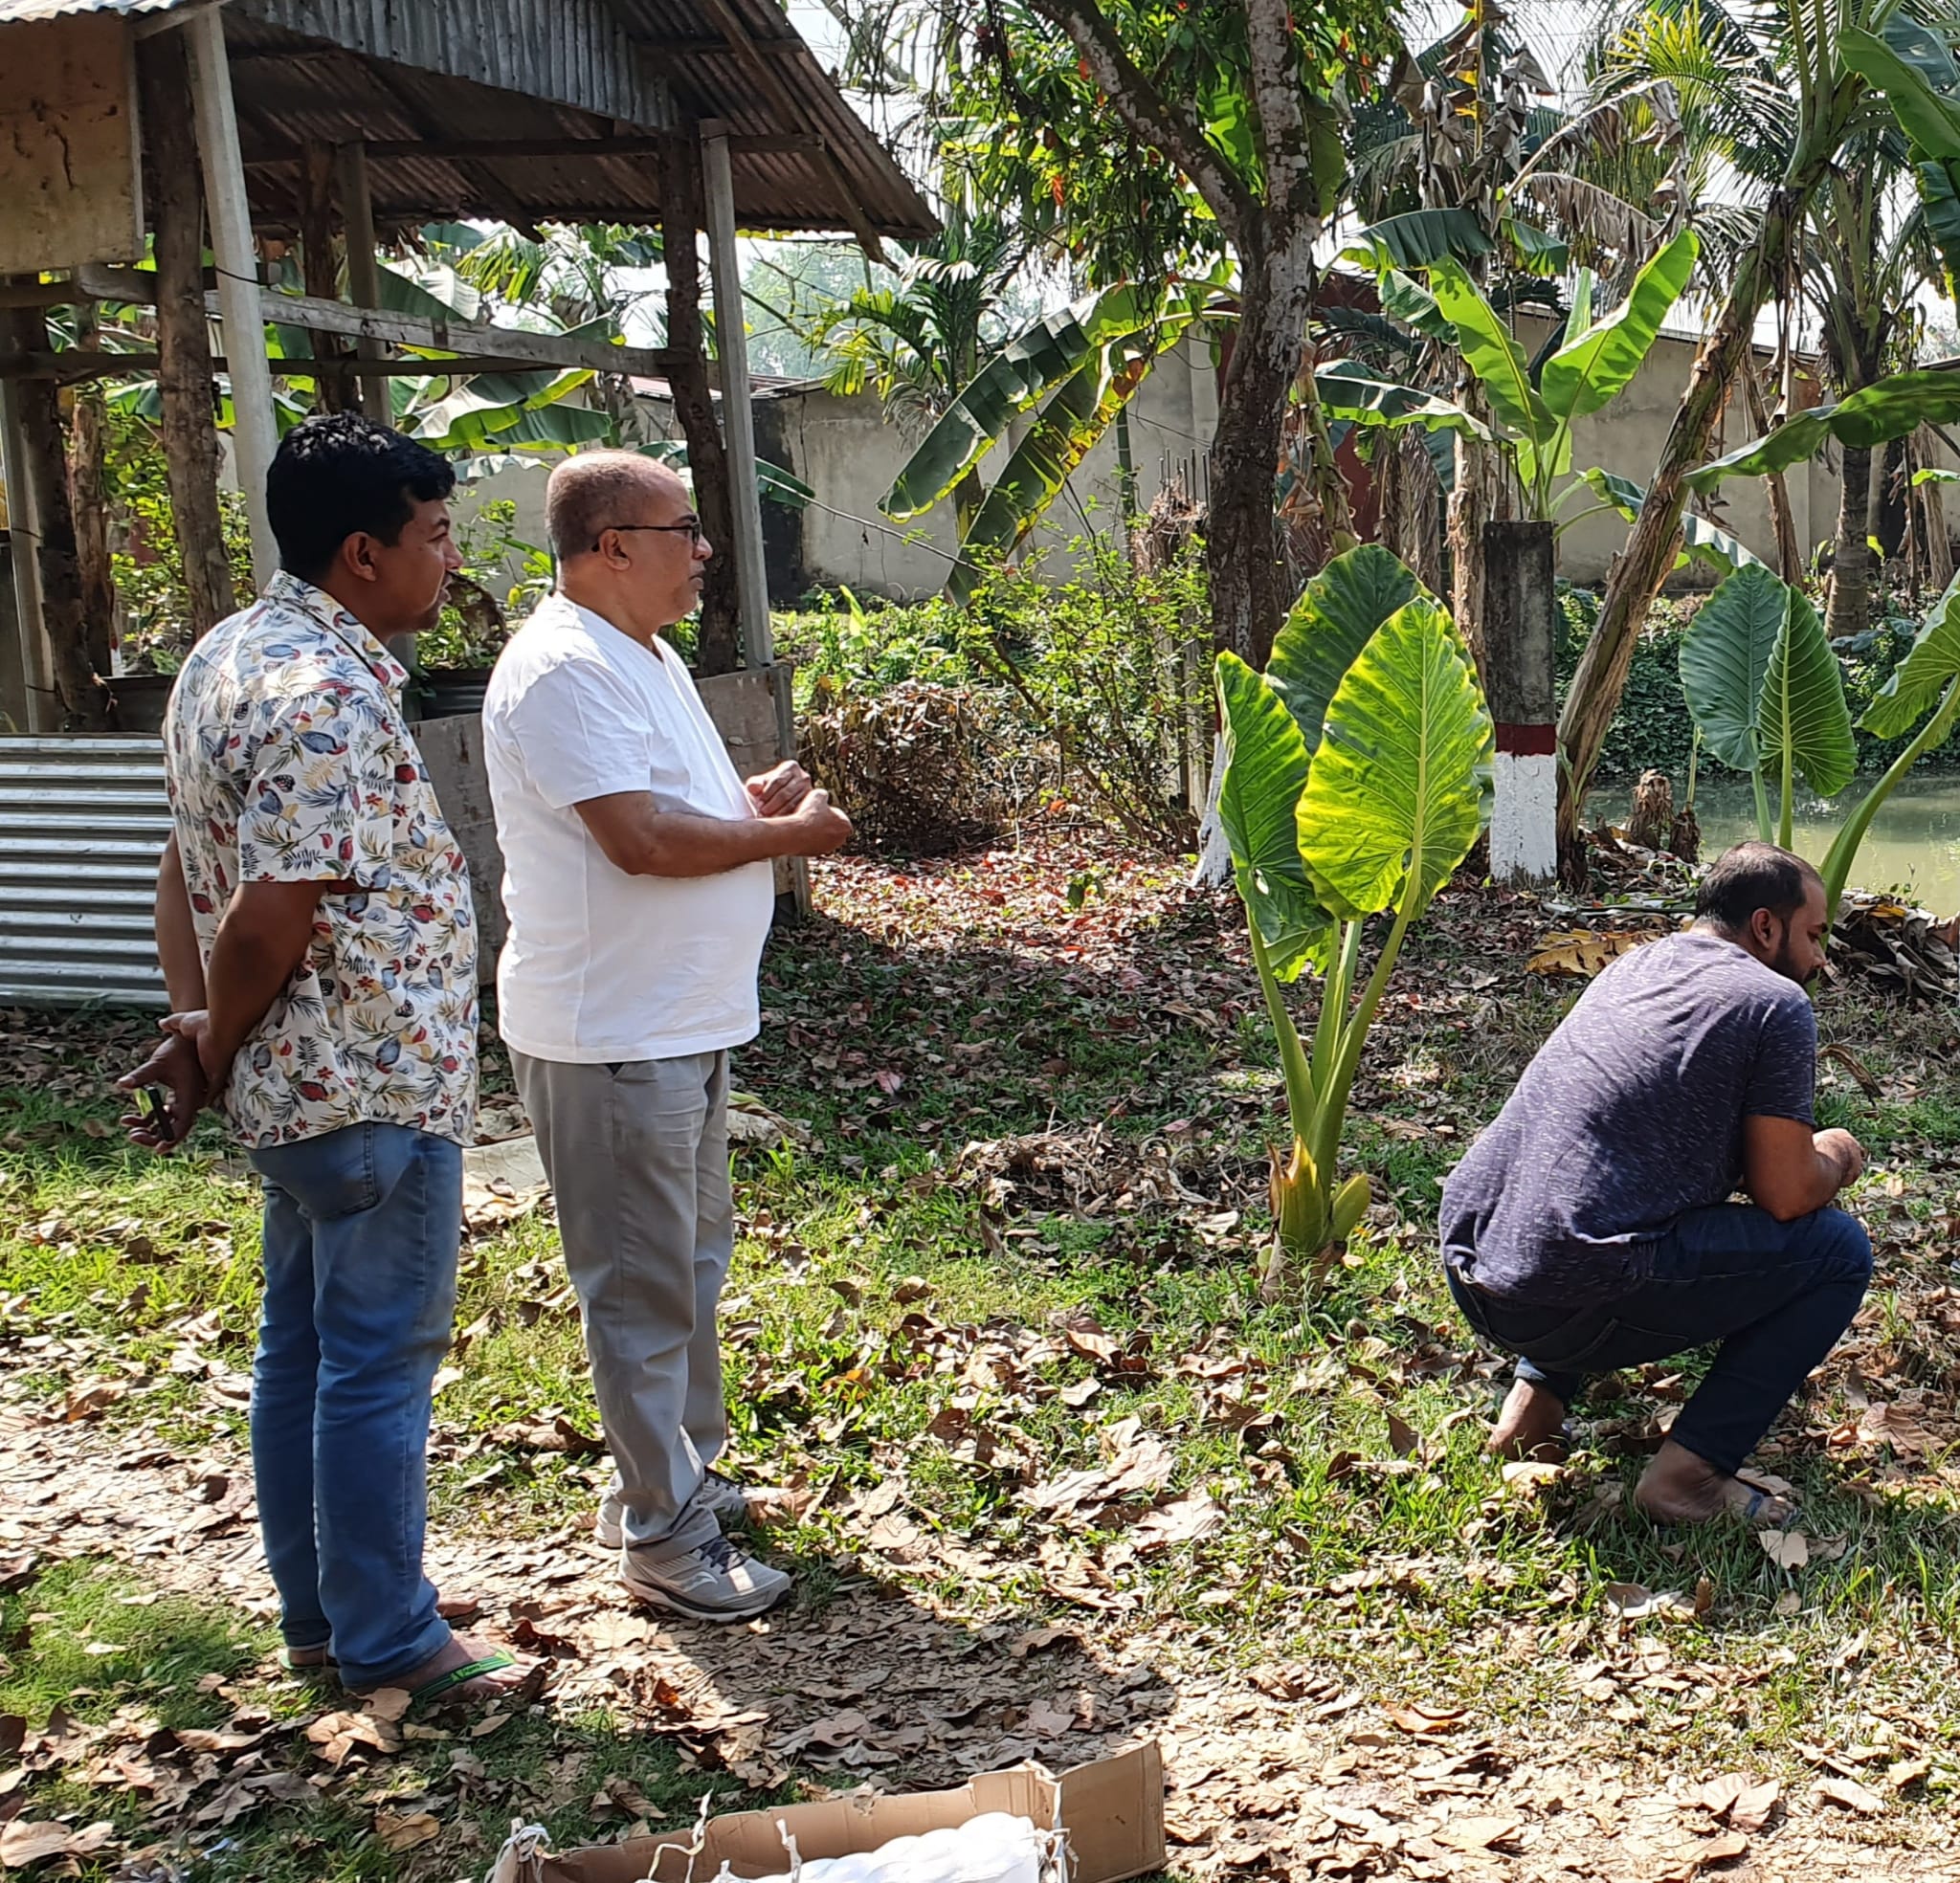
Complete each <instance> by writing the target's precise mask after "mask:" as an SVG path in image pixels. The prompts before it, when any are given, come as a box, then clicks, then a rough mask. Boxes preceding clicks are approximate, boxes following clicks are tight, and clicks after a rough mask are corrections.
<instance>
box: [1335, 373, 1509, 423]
mask: <svg viewBox="0 0 1960 1883" xmlns="http://www.w3.org/2000/svg"><path fill="white" fill-rule="evenodd" d="M1313 386H1314V392H1315V395H1316V396H1317V397H1318V398H1319V400H1320V402H1321V409H1322V410H1324V411H1325V413H1326V414H1327V416H1328V417H1329V418H1341V419H1346V420H1347V421H1348V423H1349V424H1350V425H1368V426H1377V427H1383V428H1387V429H1394V428H1396V427H1400V426H1404V425H1421V426H1425V427H1427V428H1428V429H1429V430H1431V431H1435V432H1467V433H1468V434H1469V435H1470V436H1471V437H1473V438H1488V437H1489V436H1490V427H1489V426H1487V425H1486V424H1484V422H1483V421H1482V420H1481V418H1479V417H1478V416H1477V415H1476V414H1475V413H1474V412H1467V411H1465V410H1463V408H1462V407H1461V406H1459V405H1453V404H1452V403H1451V402H1450V401H1449V400H1448V399H1445V398H1443V397H1442V396H1441V395H1440V394H1438V393H1436V392H1432V391H1431V390H1430V389H1429V388H1427V387H1426V386H1405V385H1403V384H1402V383H1401V382H1400V381H1399V380H1392V379H1377V378H1376V377H1375V376H1374V375H1373V374H1372V373H1370V371H1369V370H1368V368H1367V367H1366V366H1357V365H1356V364H1355V363H1354V362H1353V361H1351V360H1335V361H1332V362H1331V363H1329V364H1328V365H1327V366H1323V367H1322V368H1321V369H1320V371H1319V372H1317V373H1316V374H1315V375H1314V381H1313Z"/></svg>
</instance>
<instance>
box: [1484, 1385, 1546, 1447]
mask: <svg viewBox="0 0 1960 1883" xmlns="http://www.w3.org/2000/svg"><path fill="white" fill-rule="evenodd" d="M1565 1423H1566V1408H1565V1407H1564V1405H1563V1404H1562V1403H1561V1402H1560V1401H1559V1400H1557V1399H1555V1398H1554V1397H1553V1396H1552V1395H1551V1394H1550V1393H1548V1392H1547V1391H1546V1389H1545V1388H1544V1387H1543V1386H1541V1385H1536V1384H1535V1383H1534V1382H1532V1381H1530V1380H1520V1381H1518V1382H1517V1383H1516V1384H1515V1385H1513V1386H1512V1387H1511V1390H1510V1396H1509V1397H1508V1398H1507V1399H1506V1400H1505V1401H1504V1406H1503V1411H1502V1412H1500V1413H1499V1414H1498V1415H1497V1424H1496V1425H1494V1426H1493V1427H1492V1428H1491V1429H1490V1437H1489V1438H1488V1439H1487V1440H1486V1441H1485V1442H1484V1447H1483V1449H1484V1450H1485V1451H1488V1452H1490V1453H1491V1455H1492V1456H1493V1457H1498V1458H1510V1459H1523V1458H1530V1459H1533V1460H1535V1461H1536V1462H1537V1463H1539V1464H1546V1465H1550V1464H1556V1463H1557V1462H1558V1461H1559V1460H1560V1459H1561V1458H1563V1457H1564V1456H1565V1455H1566V1445H1565V1438H1564V1435H1563V1434H1564V1428H1565Z"/></svg>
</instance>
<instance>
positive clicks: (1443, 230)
mask: <svg viewBox="0 0 1960 1883" xmlns="http://www.w3.org/2000/svg"><path fill="white" fill-rule="evenodd" d="M1496 246H1497V244H1496V243H1495V242H1493V241H1492V240H1491V239H1490V236H1489V234H1488V233H1486V231H1485V230H1484V228H1483V225H1482V224H1481V223H1480V222H1479V221H1478V220H1477V218H1476V217H1475V216H1474V215H1472V214H1471V213H1470V211H1469V210H1408V211H1407V212H1406V213H1405V214H1402V215H1392V216H1385V217H1383V219H1382V220H1381V221H1380V222H1371V223H1370V224H1369V226H1368V227H1367V228H1366V229H1364V230H1362V231H1361V232H1360V233H1359V234H1357V235H1356V236H1355V237H1354V239H1353V240H1352V241H1351V242H1349V243H1348V246H1347V248H1346V249H1344V250H1343V251H1342V252H1341V259H1342V260H1343V261H1355V262H1359V263H1360V264H1361V265H1362V266H1364V267H1367V268H1372V269H1373V270H1374V271H1375V272H1376V273H1377V274H1380V273H1381V272H1382V271H1383V270H1385V269H1389V268H1431V267H1434V266H1435V264H1436V263H1437V262H1438V261H1441V260H1444V259H1445V258H1447V257H1450V256H1455V257H1457V258H1458V259H1459V260H1475V259H1476V257H1477V256H1479V255H1488V254H1489V253H1490V252H1491V250H1492V249H1494V248H1495V247H1496Z"/></svg>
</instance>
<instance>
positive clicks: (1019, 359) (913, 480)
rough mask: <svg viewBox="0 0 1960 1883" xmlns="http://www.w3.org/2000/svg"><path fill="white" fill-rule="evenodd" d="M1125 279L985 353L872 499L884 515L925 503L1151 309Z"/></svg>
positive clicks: (911, 511) (909, 512) (909, 513)
mask: <svg viewBox="0 0 1960 1883" xmlns="http://www.w3.org/2000/svg"><path fill="white" fill-rule="evenodd" d="M1154 311H1155V310H1154V307H1146V306H1145V305H1144V298H1143V297H1142V296H1141V295H1140V294H1139V292H1138V290H1137V289H1136V288H1134V287H1130V286H1127V285H1125V286H1121V287H1115V288H1110V289H1107V290H1105V291H1104V292H1103V293H1102V294H1100V295H1095V296H1092V297H1090V298H1089V299H1085V300H1080V301H1078V302H1077V303H1076V304H1075V305H1074V306H1073V307H1066V308H1062V309H1060V310H1058V312H1056V313H1053V314H1045V315H1043V316H1042V317H1041V319H1040V320H1038V321H1036V322H1035V323H1034V325H1033V326H1031V327H1029V328H1028V329H1027V330H1026V331H1025V332H1023V333H1020V334H1017V335H1016V336H1015V337H1014V338H1013V340H1011V341H1009V342H1008V343H1007V344H1006V345H1005V346H1004V347H1002V348H1001V350H1000V351H999V352H998V353H997V354H995V355H994V357H993V358H992V359H991V360H990V361H989V362H988V363H987V365H986V366H983V367H982V368H981V369H980V371H979V372H978V373H977V374H976V375H975V376H974V377H973V378H972V379H971V380H969V382H968V383H967V385H966V386H965V387H964V388H962V389H961V391H960V393H959V396H958V397H957V398H955V399H954V400H953V402H952V404H951V405H950V406H948V407H947V410H945V411H944V412H943V413H942V414H941V415H940V418H939V420H938V422H937V423H936V424H935V425H934V426H933V428H932V430H931V431H930V432H927V433H926V434H925V436H924V439H923V440H922V441H921V442H920V445H919V449H918V450H917V451H915V452H914V453H913V454H912V455H911V456H910V457H909V458H908V459H907V460H906V461H905V464H904V467H903V468H902V470H901V471H900V473H899V475H898V476H897V477H896V478H895V479H894V480H893V483H892V487H891V489H890V491H888V492H887V493H886V495H885V497H884V498H883V500H882V502H881V503H880V506H879V507H880V509H882V510H883V511H884V513H885V515H886V516H888V517H894V518H899V519H903V518H906V517H916V516H918V515H920V514H921V512H923V511H926V510H929V509H931V508H932V506H933V505H934V504H935V503H937V502H938V501H939V500H940V499H941V498H944V497H945V496H946V495H947V492H948V491H950V490H951V489H952V487H953V486H954V485H955V484H957V483H958V482H959V481H960V479H961V478H962V477H964V476H966V475H967V473H968V472H969V470H971V469H972V468H973V466H974V465H975V464H977V463H979V461H980V460H981V459H982V458H983V457H985V456H986V455H987V454H988V453H989V452H990V451H991V449H992V448H993V447H994V445H996V444H997V443H998V442H999V441H1000V439H1001V438H1002V437H1004V436H1005V435H1006V433H1007V429H1008V425H1009V423H1010V421H1012V420H1013V418H1014V416H1015V415H1016V414H1017V413H1020V412H1023V411H1026V410H1027V409H1028V408H1029V407H1030V406H1031V405H1033V404H1034V403H1035V402H1036V400H1037V399H1039V398H1041V397H1042V396H1043V394H1045V393H1048V392H1051V391H1053V390H1054V389H1055V388H1056V387H1058V386H1059V385H1060V384H1061V383H1062V382H1063V381H1064V380H1066V379H1068V378H1069V377H1070V376H1071V375H1072V374H1074V373H1076V372H1078V371H1079V370H1080V368H1081V366H1082V364H1083V363H1084V362H1085V361H1086V360H1087V359H1088V358H1089V357H1090V355H1091V354H1093V353H1094V352H1095V350H1096V348H1097V347H1098V346H1100V345H1102V344H1103V343H1104V342H1105V341H1108V340H1111V339H1114V338H1115V337H1116V336H1117V335H1118V334H1122V333H1133V332H1135V330H1136V329H1137V327H1138V326H1139V325H1141V324H1143V321H1144V320H1145V319H1146V318H1147V316H1148V315H1149V314H1152V313H1154Z"/></svg>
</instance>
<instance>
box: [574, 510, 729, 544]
mask: <svg viewBox="0 0 1960 1883" xmlns="http://www.w3.org/2000/svg"><path fill="white" fill-rule="evenodd" d="M629 530H653V531H655V532H656V533H657V534H665V535H676V536H685V537H686V538H687V546H688V547H689V548H690V549H699V548H700V547H701V545H702V540H703V538H704V536H705V534H706V533H705V532H704V531H703V530H702V526H701V519H700V518H699V517H694V518H691V519H689V521H686V522H684V523H608V524H607V525H606V528H605V529H602V530H601V531H600V532H599V534H598V535H597V536H595V537H594V538H593V539H592V547H593V548H594V549H597V548H598V547H599V545H600V543H602V542H604V540H605V538H606V534H607V531H612V533H613V534H615V535H618V536H624V535H625V534H626V533H627V532H628V531H629Z"/></svg>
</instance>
